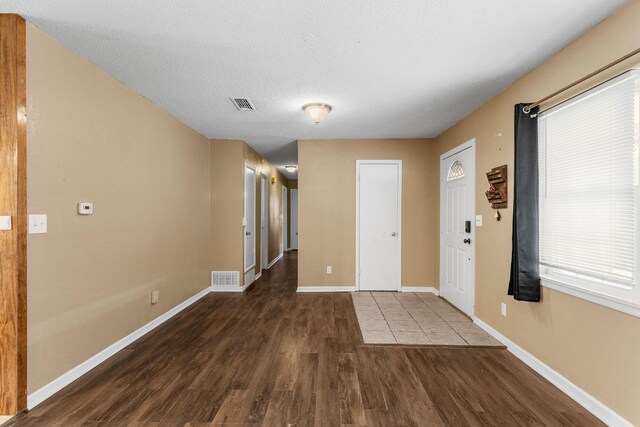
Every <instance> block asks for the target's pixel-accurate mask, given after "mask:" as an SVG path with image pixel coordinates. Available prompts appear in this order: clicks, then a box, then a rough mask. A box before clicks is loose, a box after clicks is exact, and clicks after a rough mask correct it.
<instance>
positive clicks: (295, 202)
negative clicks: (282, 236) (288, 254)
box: [291, 189, 298, 250]
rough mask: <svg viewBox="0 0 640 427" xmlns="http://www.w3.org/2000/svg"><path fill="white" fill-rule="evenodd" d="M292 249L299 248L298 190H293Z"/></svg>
mask: <svg viewBox="0 0 640 427" xmlns="http://www.w3.org/2000/svg"><path fill="white" fill-rule="evenodd" d="M291 249H295V250H298V190H296V189H294V190H291Z"/></svg>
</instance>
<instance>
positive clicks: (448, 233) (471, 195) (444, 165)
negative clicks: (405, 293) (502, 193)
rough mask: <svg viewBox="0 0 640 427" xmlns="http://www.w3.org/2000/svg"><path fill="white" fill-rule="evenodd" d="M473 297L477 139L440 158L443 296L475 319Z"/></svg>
mask: <svg viewBox="0 0 640 427" xmlns="http://www.w3.org/2000/svg"><path fill="white" fill-rule="evenodd" d="M467 221H468V222H467ZM474 294H475V140H471V141H468V142H466V143H465V144H462V145H460V146H459V147H456V148H454V149H453V150H451V151H449V152H447V153H445V154H443V155H442V156H440V295H441V296H442V297H443V298H445V299H446V300H447V301H449V302H450V303H451V304H453V305H454V306H456V307H457V308H459V309H460V310H462V311H463V312H464V313H466V314H467V315H469V316H473V307H474Z"/></svg>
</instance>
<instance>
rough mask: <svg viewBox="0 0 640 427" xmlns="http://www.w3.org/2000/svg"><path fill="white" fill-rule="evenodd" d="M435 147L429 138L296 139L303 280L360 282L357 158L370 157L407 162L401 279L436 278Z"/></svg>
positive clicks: (417, 282) (427, 282)
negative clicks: (357, 265)
mask: <svg viewBox="0 0 640 427" xmlns="http://www.w3.org/2000/svg"><path fill="white" fill-rule="evenodd" d="M435 148H436V146H435V143H434V142H433V140H429V139H371V140H306V141H304V140H301V141H299V142H298V165H299V167H300V170H299V175H298V185H299V187H300V193H299V195H298V199H299V202H298V206H299V207H298V211H299V215H298V217H299V220H298V222H299V224H298V230H299V236H298V248H299V250H298V270H299V271H298V283H299V286H354V285H355V256H356V246H355V233H356V230H355V225H356V194H355V193H356V160H372V159H393V160H396V159H399V160H402V172H403V177H402V230H403V235H402V285H403V286H434V285H435V284H436V277H437V276H436V270H435V261H434V260H435V259H436V252H435V245H436V235H435V231H436V228H435V227H434V224H435V223H436V217H435V210H434V206H435V205H437V199H436V195H435V193H434V190H433V189H434V185H435V184H434V182H435V181H436V180H437V171H436V166H437V164H436V156H435ZM327 265H331V266H332V267H333V274H330V275H329V274H326V266H327Z"/></svg>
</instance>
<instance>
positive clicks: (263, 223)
mask: <svg viewBox="0 0 640 427" xmlns="http://www.w3.org/2000/svg"><path fill="white" fill-rule="evenodd" d="M260 258H261V260H260V269H261V270H264V269H266V268H267V266H268V265H269V185H268V182H267V177H266V175H263V174H261V175H260Z"/></svg>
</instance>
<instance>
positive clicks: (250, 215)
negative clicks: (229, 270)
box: [243, 166, 256, 273]
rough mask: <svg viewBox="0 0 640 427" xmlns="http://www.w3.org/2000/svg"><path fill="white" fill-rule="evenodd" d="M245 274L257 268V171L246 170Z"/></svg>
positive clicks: (248, 168)
mask: <svg viewBox="0 0 640 427" xmlns="http://www.w3.org/2000/svg"><path fill="white" fill-rule="evenodd" d="M243 222H244V272H245V273H246V272H247V271H249V270H251V269H253V268H254V267H255V266H256V171H255V170H254V169H252V168H250V167H249V166H245V168H244V221H243Z"/></svg>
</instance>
